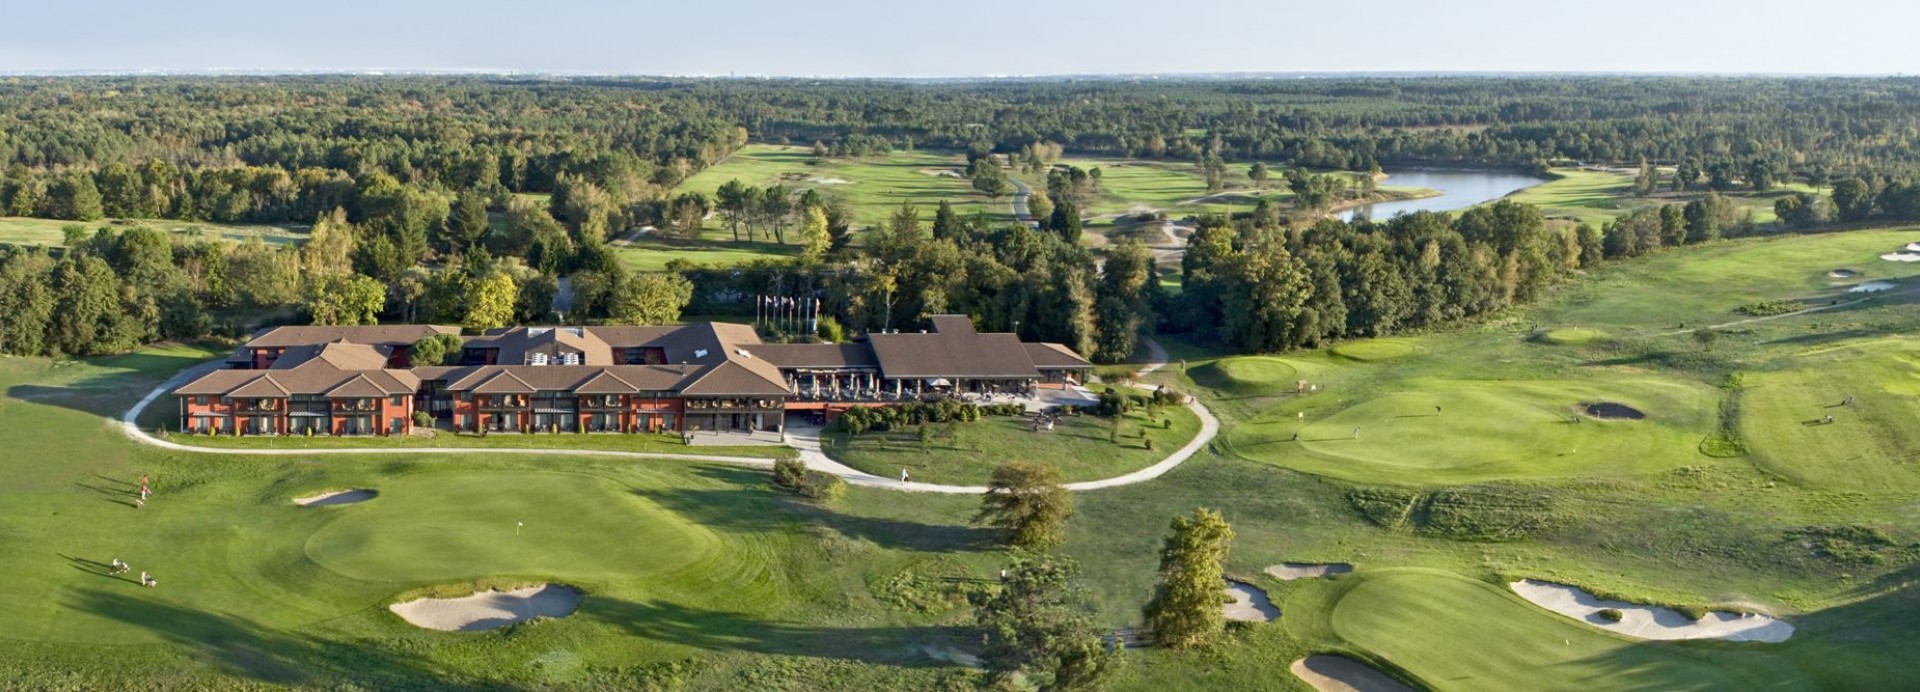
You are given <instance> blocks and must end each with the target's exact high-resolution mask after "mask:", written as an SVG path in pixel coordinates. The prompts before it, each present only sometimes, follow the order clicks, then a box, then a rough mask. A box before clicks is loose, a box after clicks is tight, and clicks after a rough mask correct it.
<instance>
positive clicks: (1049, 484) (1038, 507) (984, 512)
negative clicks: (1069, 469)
mask: <svg viewBox="0 0 1920 692" xmlns="http://www.w3.org/2000/svg"><path fill="white" fill-rule="evenodd" d="M1071 516H1073V496H1072V495H1071V494H1069V493H1067V489H1066V487H1064V486H1063V485H1062V484H1061V480H1060V470H1059V469H1056V468H1054V466H1053V465H1052V464H1049V463H1046V462H1041V461H1009V462H1006V463H1004V464H1001V465H1000V466H999V467H998V468H995V469H994V470H993V475H992V476H991V477H990V478H989V479H988V480H987V492H986V493H985V494H983V495H981V496H980V511H979V513H977V514H975V515H974V517H973V520H974V522H975V523H979V524H984V525H986V526H991V527H994V528H997V529H1000V530H1001V531H1003V532H1005V534H1006V540H1007V543H1008V544H1009V545H1012V546H1015V547H1019V548H1027V549H1030V550H1047V549H1051V548H1053V547H1055V546H1058V545H1060V543H1061V541H1063V540H1065V539H1066V527H1067V518H1068V517H1071Z"/></svg>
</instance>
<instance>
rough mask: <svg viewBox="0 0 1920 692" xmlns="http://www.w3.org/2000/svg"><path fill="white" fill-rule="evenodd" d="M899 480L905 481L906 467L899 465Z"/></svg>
mask: <svg viewBox="0 0 1920 692" xmlns="http://www.w3.org/2000/svg"><path fill="white" fill-rule="evenodd" d="M900 482H901V483H905V482H907V467H905V466H902V467H900Z"/></svg>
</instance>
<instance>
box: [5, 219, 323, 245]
mask: <svg viewBox="0 0 1920 692" xmlns="http://www.w3.org/2000/svg"><path fill="white" fill-rule="evenodd" d="M67 226H80V227H82V228H85V229H87V233H88V234H89V235H91V234H92V233H93V232H94V230H95V229H98V228H101V227H103V226H104V227H108V228H114V229H122V230H124V229H128V228H133V227H136V226H146V227H148V228H152V229H154V230H157V231H162V232H165V233H167V234H169V235H172V236H174V237H176V238H181V239H187V240H192V239H196V238H209V239H216V240H230V241H234V242H239V241H243V240H246V239H248V238H259V239H260V240H262V241H264V242H265V243H266V244H268V245H298V244H300V243H303V242H306V240H307V233H306V229H305V228H304V227H300V228H295V227H290V226H269V225H258V224H232V223H214V222H211V221H173V220H169V219H111V220H101V221H61V220H58V219H32V218H26V217H20V216H7V217H0V244H9V245H46V246H57V245H63V244H65V243H66V232H65V231H64V230H62V229H64V228H66V227H67Z"/></svg>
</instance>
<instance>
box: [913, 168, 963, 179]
mask: <svg viewBox="0 0 1920 692" xmlns="http://www.w3.org/2000/svg"><path fill="white" fill-rule="evenodd" d="M920 174H921V175H930V176H933V177H935V178H959V177H963V176H961V175H960V171H959V170H958V169H953V168H922V169H920Z"/></svg>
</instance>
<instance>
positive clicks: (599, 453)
mask: <svg viewBox="0 0 1920 692" xmlns="http://www.w3.org/2000/svg"><path fill="white" fill-rule="evenodd" d="M1146 347H1147V353H1148V354H1149V358H1150V359H1151V361H1150V362H1148V363H1147V365H1146V367H1143V368H1141V369H1140V372H1141V374H1146V373H1150V372H1153V371H1155V370H1159V369H1160V368H1161V367H1162V366H1165V365H1166V364H1167V363H1166V360H1167V354H1166V351H1165V350H1164V349H1161V348H1160V344H1158V343H1156V342H1154V341H1153V340H1152V339H1147V340H1146ZM219 366H220V363H219V362H218V361H216V362H212V363H204V364H201V365H197V366H194V367H191V368H188V369H186V370H183V371H181V372H180V373H179V374H176V375H174V376H173V377H171V378H169V379H168V380H167V381H165V382H162V383H160V384H159V385H158V386H156V387H154V388H153V391H150V392H147V394H146V396H143V397H141V398H140V401H138V402H136V403H134V405H133V407H132V408H129V409H127V412H126V413H124V414H122V415H121V416H120V429H121V432H123V433H125V434H126V436H127V437H129V438H132V439H133V441H135V442H139V443H141V444H145V445H149V446H153V447H158V448H161V449H169V450H173V451H177V452H195V453H200V454H235V455H248V456H317V455H333V454H545V455H552V456H580V457H621V458H629V459H677V460H681V461H705V462H715V463H722V464H733V465H736V466H750V467H754V468H772V467H773V460H772V459H763V458H759V457H740V456H728V455H721V454H669V453H662V452H623V451H616V450H599V449H543V448H538V447H390V448H383V447H366V448H360V449H232V448H223V447H199V446H195V445H188V444H181V443H178V442H173V441H171V440H162V439H160V438H158V437H154V436H153V435H152V434H150V433H148V432H147V431H145V430H142V429H140V426H139V424H138V423H136V422H135V421H137V420H139V418H140V413H141V412H142V411H145V410H147V406H149V405H151V404H153V402H154V400H156V399H159V398H160V397H161V396H162V395H165V394H166V393H167V392H168V391H171V390H172V389H174V388H175V387H178V386H180V385H182V384H185V383H186V382H187V381H189V380H191V379H193V378H197V377H199V376H201V375H203V374H205V373H207V372H209V371H211V370H215V369H217V368H218V367H219ZM1187 408H1188V409H1189V410H1191V411H1193V412H1194V415H1197V416H1199V417H1200V433H1199V434H1197V435H1194V437H1193V439H1192V440H1191V441H1189V442H1187V444H1186V445H1185V446H1183V447H1181V448H1180V449H1178V450H1175V451H1174V453H1173V454H1170V455H1168V456H1167V458H1165V459H1162V460H1160V462H1159V463H1156V464H1154V465H1152V466H1148V467H1146V468H1143V469H1140V470H1138V471H1134V472H1132V473H1128V474H1124V475H1120V476H1114V477H1112V478H1104V479H1101V480H1097V481H1083V482H1080V483H1068V484H1067V485H1066V488H1067V489H1068V490H1098V489H1101V488H1113V487H1118V486H1122V485H1133V484H1135V483H1141V482H1145V481H1149V480H1153V479H1155V478H1159V477H1160V476H1163V475H1165V474H1166V473H1167V472H1168V471H1172V470H1173V469H1174V467H1177V466H1179V465H1180V464H1182V463H1184V462H1185V461H1186V460H1187V459H1190V458H1192V457H1193V455H1194V454H1197V453H1199V452H1200V450H1201V448H1204V447H1206V446H1207V443H1208V442H1212V441H1213V438H1214V436H1216V435H1218V434H1219V433H1220V420H1219V419H1217V418H1214V417H1213V413H1212V412H1210V411H1208V410H1207V408H1206V407H1205V406H1201V405H1200V400H1199V399H1198V398H1191V399H1189V400H1188V401H1187ZM791 430H793V431H794V432H790V433H789V434H788V439H789V441H790V443H791V444H792V446H793V447H794V448H795V449H797V450H799V451H800V460H801V461H803V462H805V463H806V465H807V468H809V469H813V470H816V471H824V472H826V473H831V474H833V475H836V476H839V477H840V478H842V479H844V480H846V482H847V483H850V484H852V485H859V486H866V487H872V488H889V489H893V490H905V491H908V492H920V493H946V494H952V495H978V494H980V493H984V492H986V491H987V487H986V486H984V485H941V484H937V483H918V482H907V483H902V482H900V481H899V480H897V479H893V478H886V477H882V476H876V475H873V474H871V473H867V472H864V471H860V470H858V469H855V468H853V467H850V466H847V465H845V464H842V463H840V462H837V461H834V460H832V459H830V458H828V457H827V455H826V454H825V453H824V452H821V451H820V435H819V429H818V428H793V429H791Z"/></svg>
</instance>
